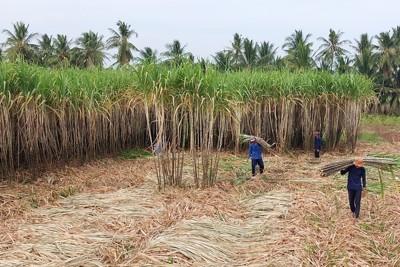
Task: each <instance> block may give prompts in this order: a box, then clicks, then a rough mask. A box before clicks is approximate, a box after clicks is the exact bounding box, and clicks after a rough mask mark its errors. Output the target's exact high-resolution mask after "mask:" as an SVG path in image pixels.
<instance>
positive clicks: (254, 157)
mask: <svg viewBox="0 0 400 267" xmlns="http://www.w3.org/2000/svg"><path fill="white" fill-rule="evenodd" d="M248 156H249V158H251V174H252V175H253V176H255V175H256V165H257V164H258V166H259V167H260V173H263V172H264V162H263V159H262V148H261V145H260V144H259V143H257V141H256V138H255V137H252V138H251V139H250V146H249V155H248Z"/></svg>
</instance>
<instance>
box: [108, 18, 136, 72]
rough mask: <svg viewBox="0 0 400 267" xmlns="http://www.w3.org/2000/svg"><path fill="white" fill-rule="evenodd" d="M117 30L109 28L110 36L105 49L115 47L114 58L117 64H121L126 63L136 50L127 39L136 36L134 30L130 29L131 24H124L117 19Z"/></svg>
mask: <svg viewBox="0 0 400 267" xmlns="http://www.w3.org/2000/svg"><path fill="white" fill-rule="evenodd" d="M117 26H118V30H117V31H116V30H113V29H110V28H109V30H110V31H111V33H112V36H111V37H110V38H108V40H107V42H106V43H107V49H113V48H117V49H118V52H117V55H116V56H115V58H116V59H117V62H116V63H115V64H118V65H119V66H123V65H126V64H128V63H129V62H130V61H131V60H132V59H133V51H137V50H138V49H137V48H136V47H135V46H134V45H133V44H132V43H130V42H129V39H130V38H131V37H132V36H136V37H137V36H138V34H137V32H135V30H133V29H131V25H128V24H126V23H125V22H122V21H120V20H119V21H118V22H117Z"/></svg>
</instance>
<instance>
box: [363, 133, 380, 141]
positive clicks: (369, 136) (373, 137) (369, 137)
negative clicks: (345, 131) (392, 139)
mask: <svg viewBox="0 0 400 267" xmlns="http://www.w3.org/2000/svg"><path fill="white" fill-rule="evenodd" d="M358 140H360V141H365V142H369V143H381V142H382V141H383V140H382V138H381V137H380V136H379V135H378V134H376V133H360V134H359V135H358Z"/></svg>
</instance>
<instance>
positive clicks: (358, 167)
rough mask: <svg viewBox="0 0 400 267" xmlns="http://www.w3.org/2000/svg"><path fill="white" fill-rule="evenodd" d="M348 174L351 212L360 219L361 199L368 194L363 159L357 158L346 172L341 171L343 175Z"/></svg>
mask: <svg viewBox="0 0 400 267" xmlns="http://www.w3.org/2000/svg"><path fill="white" fill-rule="evenodd" d="M346 173H349V174H348V177H347V191H348V193H349V204H350V210H351V212H352V213H353V217H354V218H356V219H357V218H358V217H359V215H360V208H361V197H364V196H365V193H366V189H365V188H366V177H365V168H364V166H363V159H362V158H356V159H355V160H354V162H353V164H352V165H351V166H349V167H347V168H346V169H344V170H341V171H340V174H341V175H344V174H346Z"/></svg>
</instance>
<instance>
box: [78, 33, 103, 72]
mask: <svg viewBox="0 0 400 267" xmlns="http://www.w3.org/2000/svg"><path fill="white" fill-rule="evenodd" d="M76 44H77V45H78V47H77V48H76V50H75V51H76V52H75V56H76V60H77V64H78V66H84V67H86V68H88V69H90V68H93V67H94V66H97V67H102V66H103V63H104V59H106V58H107V57H106V54H105V52H104V49H105V45H104V42H103V36H102V35H98V33H94V32H92V31H89V32H84V33H82V35H81V37H79V38H78V39H77V40H76Z"/></svg>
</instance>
